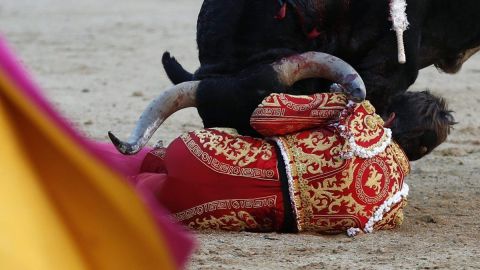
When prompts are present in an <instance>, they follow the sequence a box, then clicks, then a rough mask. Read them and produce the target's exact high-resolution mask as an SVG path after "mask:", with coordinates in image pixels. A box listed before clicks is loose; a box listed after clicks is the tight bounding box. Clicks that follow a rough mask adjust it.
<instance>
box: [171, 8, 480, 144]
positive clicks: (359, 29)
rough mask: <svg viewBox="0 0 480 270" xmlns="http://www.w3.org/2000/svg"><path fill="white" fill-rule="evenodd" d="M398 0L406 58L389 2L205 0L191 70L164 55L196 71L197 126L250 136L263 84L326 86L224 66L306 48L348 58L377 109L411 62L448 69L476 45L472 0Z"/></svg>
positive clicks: (478, 32)
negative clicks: (254, 79) (249, 75)
mask: <svg viewBox="0 0 480 270" xmlns="http://www.w3.org/2000/svg"><path fill="white" fill-rule="evenodd" d="M406 2H407V4H408V5H407V9H406V13H407V15H408V22H409V24H410V25H409V28H408V30H407V31H406V32H405V36H404V40H405V47H404V50H405V56H406V63H399V60H398V50H397V46H396V44H397V42H398V40H397V35H396V34H395V32H394V31H392V23H391V19H392V18H391V14H390V12H389V11H390V9H391V6H390V4H391V1H385V0H355V1H349V0H286V1H277V0H265V1H257V0H206V1H204V3H203V6H202V8H201V11H200V14H199V18H198V28H197V43H198V49H199V60H200V64H201V66H200V68H199V69H198V70H197V71H196V72H195V73H194V74H191V73H189V72H187V71H186V70H184V69H183V67H182V66H181V65H180V64H179V63H178V62H177V61H176V60H175V58H173V57H171V56H170V54H169V53H166V54H164V57H163V64H164V67H165V70H166V71H167V75H168V76H169V78H170V79H171V80H172V82H173V83H175V84H177V83H180V82H184V81H191V80H202V83H201V84H200V85H199V88H198V92H197V97H196V98H197V104H198V110H199V113H200V116H201V117H202V119H203V121H204V125H205V127H213V126H229V127H234V128H237V129H239V130H240V131H241V132H243V134H248V135H255V132H254V131H253V130H252V129H251V128H250V127H249V125H248V119H249V117H250V115H251V112H252V111H253V110H254V109H255V107H256V105H257V104H258V102H259V101H260V100H261V97H264V96H266V95H268V94H269V91H267V90H266V89H270V90H271V91H275V92H282V91H283V92H286V93H289V94H312V93H314V92H316V91H318V89H328V88H326V87H325V86H324V85H325V81H322V80H318V79H315V80H303V81H301V82H298V83H296V84H294V85H292V86H290V87H287V88H273V89H272V88H265V87H260V88H252V87H251V85H250V84H245V85H242V84H235V85H232V84H231V83H230V82H231V81H232V80H231V77H232V76H234V75H233V74H238V73H242V71H243V70H245V69H248V70H251V69H252V67H255V66H257V65H259V64H263V63H270V62H272V61H276V60H278V59H280V58H282V57H286V56H290V55H295V54H298V53H302V52H306V51H320V52H325V53H329V54H332V55H335V56H338V57H340V58H342V59H344V60H346V61H347V62H348V63H350V64H351V65H352V66H353V67H354V68H355V69H356V70H357V71H358V72H359V74H360V75H361V77H362V78H363V80H364V81H365V84H366V87H367V89H368V96H367V98H368V99H369V100H370V101H371V102H372V104H373V105H374V106H375V107H376V109H377V112H378V113H379V114H381V115H383V114H386V113H387V110H388V106H389V104H391V103H392V102H391V101H390V99H391V98H393V97H394V96H397V95H401V94H402V93H404V92H405V91H406V90H407V89H408V88H409V86H410V85H412V84H413V83H414V82H415V80H416V79H417V76H418V72H419V70H421V69H423V68H425V67H428V66H431V65H435V66H436V67H437V68H438V69H440V70H442V71H444V72H446V73H456V72H458V71H459V70H460V68H461V67H462V65H463V63H464V62H465V61H467V60H468V59H469V58H470V57H471V56H472V55H473V54H474V53H476V52H477V51H478V50H479V49H480V23H479V22H478V21H477V20H476V16H477V14H478V13H479V12H480V1H478V0H462V1H452V0H407V1H406ZM401 62H402V61H401ZM259 79H260V80H261V78H259ZM254 91H257V92H256V93H252V92H254ZM260 96H261V97H260ZM232 104H241V108H239V107H240V105H238V106H232Z"/></svg>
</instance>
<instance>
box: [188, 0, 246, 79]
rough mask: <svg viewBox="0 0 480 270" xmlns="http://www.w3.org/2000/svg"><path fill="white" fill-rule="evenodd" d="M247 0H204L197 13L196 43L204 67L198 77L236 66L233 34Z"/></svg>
mask: <svg viewBox="0 0 480 270" xmlns="http://www.w3.org/2000/svg"><path fill="white" fill-rule="evenodd" d="M244 3H245V0H205V1H204V2H203V6H202V8H201V10H200V14H199V16H198V24H197V44H198V50H199V59H200V64H201V67H200V69H199V70H198V71H197V73H196V78H198V79H201V78H204V77H206V76H208V77H212V76H214V75H216V74H226V73H230V71H231V69H232V68H233V67H234V64H235V63H234V62H235V61H234V55H233V54H234V52H235V44H234V36H235V33H236V29H237V26H238V23H239V21H240V19H241V17H242V14H243V11H244Z"/></svg>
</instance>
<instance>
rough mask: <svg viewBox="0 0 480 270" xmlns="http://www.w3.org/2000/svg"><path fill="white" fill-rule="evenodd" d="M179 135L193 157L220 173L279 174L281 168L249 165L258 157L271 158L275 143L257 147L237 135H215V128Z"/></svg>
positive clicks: (270, 177) (265, 176)
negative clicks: (197, 140)
mask: <svg viewBox="0 0 480 270" xmlns="http://www.w3.org/2000/svg"><path fill="white" fill-rule="evenodd" d="M192 135H193V136H195V137H196V138H197V139H199V141H200V143H201V144H200V145H199V144H198V143H197V142H196V141H195V140H194V139H193V138H192ZM180 138H181V139H182V141H183V142H184V143H185V145H186V147H187V148H188V150H189V151H190V153H192V155H193V156H195V157H196V158H197V159H198V160H199V161H201V162H202V163H203V164H204V165H206V166H207V167H209V168H210V169H212V170H214V171H216V172H218V173H222V174H227V175H232V176H242V177H249V178H256V179H261V180H273V181H278V179H277V178H276V177H275V176H276V175H278V171H275V170H277V168H275V170H273V169H264V168H256V167H247V166H248V165H250V164H252V163H254V162H256V161H258V160H265V161H268V160H270V159H271V158H272V157H273V153H274V152H273V150H274V146H273V145H272V144H271V143H268V142H266V141H262V144H261V146H260V147H254V146H252V144H251V143H249V142H247V141H244V140H241V139H240V138H238V137H236V136H233V135H231V136H229V135H228V134H225V136H222V135H220V134H215V132H214V130H213V131H212V130H199V131H196V132H193V133H186V134H183V135H181V136H180ZM207 150H208V151H207ZM212 152H213V155H212ZM215 156H218V157H219V158H220V159H225V160H227V161H229V163H225V162H222V161H220V160H219V159H217V158H215Z"/></svg>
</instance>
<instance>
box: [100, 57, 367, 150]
mask: <svg viewBox="0 0 480 270" xmlns="http://www.w3.org/2000/svg"><path fill="white" fill-rule="evenodd" d="M267 68H271V69H273V70H274V71H275V72H274V74H275V76H276V78H271V79H272V80H277V81H278V82H280V84H281V85H283V86H285V88H287V87H289V86H292V85H293V84H294V83H295V82H297V81H300V80H303V79H308V78H324V79H328V80H330V81H333V82H336V84H335V90H336V91H338V90H341V91H344V92H345V93H347V95H348V96H349V97H350V99H352V100H354V101H357V102H359V101H363V100H364V99H365V96H366V89H365V84H364V83H363V80H362V78H361V77H360V75H358V73H357V72H356V71H355V70H354V69H353V68H352V67H351V66H350V65H349V64H347V63H346V62H344V61H343V60H341V59H339V58H337V57H334V56H332V55H329V54H324V53H318V52H308V53H304V54H301V55H294V56H290V57H288V58H284V59H282V60H280V61H278V62H275V63H273V64H271V65H268V66H267ZM200 83H201V81H191V82H185V83H182V84H178V85H175V86H173V87H171V88H169V89H167V90H166V91H164V92H163V93H162V94H161V95H160V96H159V97H157V98H156V99H155V100H153V101H152V102H151V103H150V105H148V107H147V108H146V109H145V111H144V112H143V113H142V115H141V116H140V119H139V120H138V122H137V125H136V127H135V129H134V131H133V132H132V134H131V136H130V138H129V140H128V142H123V141H121V140H119V139H118V138H117V137H116V136H115V135H113V134H112V133H111V132H109V133H108V135H109V137H110V139H111V140H112V142H113V144H114V145H115V147H116V148H117V149H118V150H119V151H120V152H121V153H123V154H126V155H133V154H136V153H138V152H139V151H140V150H141V149H142V148H143V147H144V146H145V144H146V143H147V142H148V140H150V138H151V137H152V135H153V133H154V132H155V131H156V130H157V129H158V127H159V126H160V125H161V124H162V123H163V122H164V121H165V120H166V119H167V118H168V117H169V116H170V115H171V114H173V113H174V112H176V111H178V110H181V109H184V108H187V107H195V106H196V92H197V89H198V86H199V84H200Z"/></svg>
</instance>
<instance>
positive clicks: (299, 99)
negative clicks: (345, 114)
mask: <svg viewBox="0 0 480 270" xmlns="http://www.w3.org/2000/svg"><path fill="white" fill-rule="evenodd" d="M346 104H347V99H346V97H345V95H343V94H331V93H322V94H315V95H311V96H293V95H287V94H271V95H270V96H268V97H267V98H265V99H264V100H263V102H262V103H261V104H260V105H259V106H258V108H257V109H256V110H255V111H254V112H253V114H252V117H251V119H250V124H251V126H252V127H253V128H254V129H255V130H257V131H258V132H259V133H260V134H262V135H263V136H266V137H269V136H281V135H285V134H291V133H294V132H298V131H302V130H307V129H311V128H320V127H323V126H326V125H328V124H329V123H332V122H335V121H338V118H339V116H340V112H341V111H342V110H343V109H345V106H346Z"/></svg>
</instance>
